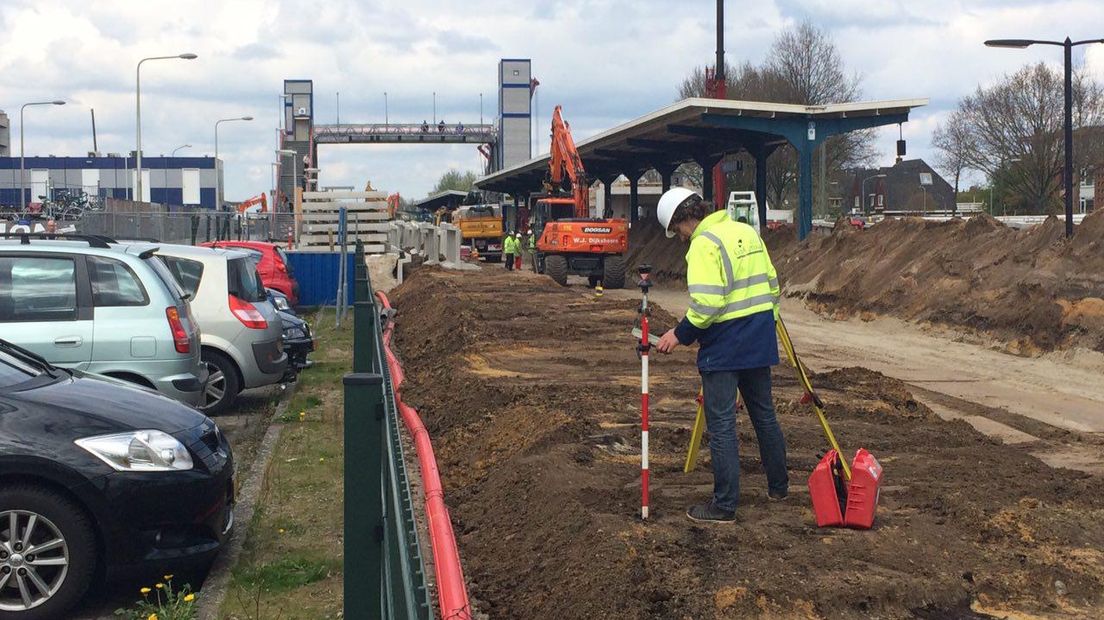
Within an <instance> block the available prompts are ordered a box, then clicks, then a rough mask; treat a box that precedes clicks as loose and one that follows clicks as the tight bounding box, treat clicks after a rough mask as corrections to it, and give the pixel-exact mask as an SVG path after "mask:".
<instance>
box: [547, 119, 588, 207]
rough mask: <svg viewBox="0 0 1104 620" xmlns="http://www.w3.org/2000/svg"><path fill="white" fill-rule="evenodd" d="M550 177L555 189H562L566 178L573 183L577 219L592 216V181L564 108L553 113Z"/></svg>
mask: <svg viewBox="0 0 1104 620" xmlns="http://www.w3.org/2000/svg"><path fill="white" fill-rule="evenodd" d="M550 156H551V157H550V161H549V164H548V167H549V177H550V178H551V181H552V186H553V187H554V188H557V189H558V188H560V187H562V184H563V180H564V177H565V176H566V177H567V179H568V180H569V181H570V182H571V198H572V200H573V202H574V203H575V217H578V218H586V217H589V216H590V180H589V179H588V178H587V174H586V169H585V168H583V160H582V159H580V158H579V151H577V150H575V140H574V139H573V138H572V137H571V127H570V126H569V125H568V124H567V123H566V122H565V121H564V119H563V113H562V106H556V109H555V111H553V112H552V148H551V152H550Z"/></svg>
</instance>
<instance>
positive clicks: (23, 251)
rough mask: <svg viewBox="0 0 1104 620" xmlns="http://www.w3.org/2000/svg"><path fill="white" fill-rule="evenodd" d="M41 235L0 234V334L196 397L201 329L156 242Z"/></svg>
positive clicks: (56, 357)
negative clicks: (155, 255) (156, 250)
mask: <svg viewBox="0 0 1104 620" xmlns="http://www.w3.org/2000/svg"><path fill="white" fill-rule="evenodd" d="M43 237H44V235H37V236H36V235H24V236H22V237H19V238H11V239H4V240H0V338H5V339H7V340H9V341H11V342H14V343H16V344H18V345H20V346H22V347H24V348H27V349H30V350H31V351H34V352H35V353H37V354H39V355H41V356H42V357H44V358H45V359H46V360H48V361H49V362H50V363H51V364H55V365H57V366H62V367H65V368H72V369H77V370H82V371H85V372H94V373H99V374H103V375H108V376H111V377H115V378H118V379H123V380H126V381H130V382H132V383H136V384H139V385H144V386H146V387H151V388H154V389H156V390H157V391H158V392H161V393H162V394H165V395H166V396H169V397H171V398H174V399H176V400H179V401H181V402H184V403H187V404H190V405H195V404H198V403H199V402H200V401H201V399H202V397H203V386H204V384H205V382H206V381H207V370H206V366H205V365H204V364H203V362H202V359H201V356H200V343H199V341H200V330H199V327H198V325H197V324H196V321H195V320H194V319H193V318H192V311H191V308H190V306H189V304H188V302H187V300H186V299H185V298H184V297H183V295H182V293H181V291H180V288H179V287H178V286H176V283H175V281H174V280H173V277H172V274H170V273H169V271H168V270H167V269H166V268H165V265H164V264H162V262H161V261H159V260H156V259H153V260H151V257H152V256H153V251H152V249H153V247H154V246H150V245H149V244H142V245H115V246H112V245H109V244H108V243H107V242H106V241H105V240H103V239H101V238H98V237H92V236H89V237H81V238H78V237H67V238H66V239H65V240H61V239H53V240H51V239H45V238H43Z"/></svg>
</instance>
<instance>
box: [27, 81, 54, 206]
mask: <svg viewBox="0 0 1104 620" xmlns="http://www.w3.org/2000/svg"><path fill="white" fill-rule="evenodd" d="M32 105H65V102H64V101H62V100H61V99H57V100H55V101H32V102H31V103H24V104H23V106H22V107H21V108H19V202H20V204H22V206H24V207H26V206H27V202H28V201H27V200H25V199H24V197H23V192H24V191H26V183H27V181H26V179H25V178H24V173H23V110H26V109H27V106H32Z"/></svg>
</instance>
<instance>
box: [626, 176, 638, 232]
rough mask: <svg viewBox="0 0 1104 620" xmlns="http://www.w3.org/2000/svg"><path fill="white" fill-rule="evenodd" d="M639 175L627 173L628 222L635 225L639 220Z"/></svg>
mask: <svg viewBox="0 0 1104 620" xmlns="http://www.w3.org/2000/svg"><path fill="white" fill-rule="evenodd" d="M639 189H640V174H639V173H637V172H635V171H634V172H631V173H629V222H630V223H634V224H635V223H636V222H637V220H639V219H640V214H639V211H640V192H639Z"/></svg>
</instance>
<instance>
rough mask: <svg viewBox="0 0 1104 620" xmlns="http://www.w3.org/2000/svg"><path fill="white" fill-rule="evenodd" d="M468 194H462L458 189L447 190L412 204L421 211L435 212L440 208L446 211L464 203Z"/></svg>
mask: <svg viewBox="0 0 1104 620" xmlns="http://www.w3.org/2000/svg"><path fill="white" fill-rule="evenodd" d="M467 196H468V193H467V192H462V191H460V190H458V189H449V190H445V191H443V192H437V193H436V194H433V195H431V196H427V197H425V198H422V199H421V200H419V201H417V202H415V203H414V206H415V207H417V208H419V209H422V210H423V211H431V212H432V211H436V210H437V209H440V208H441V207H445V208H446V209H448V210H450V211H451V210H453V209H456V208H457V207H459V206H460V203H462V202H464V199H465V198H467Z"/></svg>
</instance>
